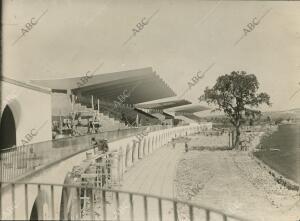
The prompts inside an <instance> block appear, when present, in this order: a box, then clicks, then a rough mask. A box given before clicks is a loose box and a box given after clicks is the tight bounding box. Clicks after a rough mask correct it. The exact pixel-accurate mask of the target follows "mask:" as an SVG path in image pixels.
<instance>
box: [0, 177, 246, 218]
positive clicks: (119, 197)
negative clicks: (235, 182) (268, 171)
mask: <svg viewBox="0 0 300 221" xmlns="http://www.w3.org/2000/svg"><path fill="white" fill-rule="evenodd" d="M3 184H5V187H6V188H8V187H9V188H10V191H6V192H5V194H4V191H2V189H3V188H1V186H2V185H3ZM0 189H1V191H0V219H4V220H15V219H26V220H28V219H30V220H47V219H51V220H145V221H148V220H151V221H152V220H159V221H162V220H174V221H179V220H191V221H193V220H206V221H230V220H240V221H242V220H245V221H246V219H242V218H239V217H237V216H234V215H228V214H225V213H224V212H223V211H220V210H216V209H213V208H210V207H206V206H202V205H197V204H193V203H188V202H184V201H181V200H177V199H171V198H167V197H161V196H156V195H150V194H142V193H136V192H128V191H121V190H112V189H102V188H97V187H89V186H83V185H60V184H49V183H47V184H46V183H13V182H5V183H3V182H2V183H1V182H0ZM4 202H5V204H4ZM18 202H22V203H18ZM58 204H59V205H58Z"/></svg>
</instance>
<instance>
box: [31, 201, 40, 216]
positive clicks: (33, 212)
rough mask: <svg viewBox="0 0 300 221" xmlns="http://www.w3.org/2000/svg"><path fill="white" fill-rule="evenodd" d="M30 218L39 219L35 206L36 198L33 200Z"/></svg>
mask: <svg viewBox="0 0 300 221" xmlns="http://www.w3.org/2000/svg"><path fill="white" fill-rule="evenodd" d="M30 220H39V214H38V208H37V202H36V200H35V201H34V204H33V207H32V209H31V213H30Z"/></svg>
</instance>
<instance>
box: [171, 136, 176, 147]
mask: <svg viewBox="0 0 300 221" xmlns="http://www.w3.org/2000/svg"><path fill="white" fill-rule="evenodd" d="M175 145H176V143H175V139H174V138H172V146H173V149H175Z"/></svg>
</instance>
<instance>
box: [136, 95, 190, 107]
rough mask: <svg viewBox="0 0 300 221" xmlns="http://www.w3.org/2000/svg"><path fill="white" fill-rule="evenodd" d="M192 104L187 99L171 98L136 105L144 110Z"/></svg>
mask: <svg viewBox="0 0 300 221" xmlns="http://www.w3.org/2000/svg"><path fill="white" fill-rule="evenodd" d="M186 104H191V102H190V101H188V100H185V99H179V98H177V97H169V98H164V99H159V100H154V101H149V102H144V103H139V104H137V105H136V107H137V108H144V109H159V110H162V109H167V108H172V107H178V106H181V105H186Z"/></svg>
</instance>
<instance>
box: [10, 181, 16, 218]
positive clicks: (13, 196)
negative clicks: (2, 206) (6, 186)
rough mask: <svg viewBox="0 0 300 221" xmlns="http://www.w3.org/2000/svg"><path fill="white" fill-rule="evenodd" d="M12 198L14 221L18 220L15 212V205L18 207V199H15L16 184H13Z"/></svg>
mask: <svg viewBox="0 0 300 221" xmlns="http://www.w3.org/2000/svg"><path fill="white" fill-rule="evenodd" d="M11 197H12V200H11V201H12V211H13V213H12V219H13V220H15V219H16V211H15V205H16V199H15V184H14V183H13V184H11Z"/></svg>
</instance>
